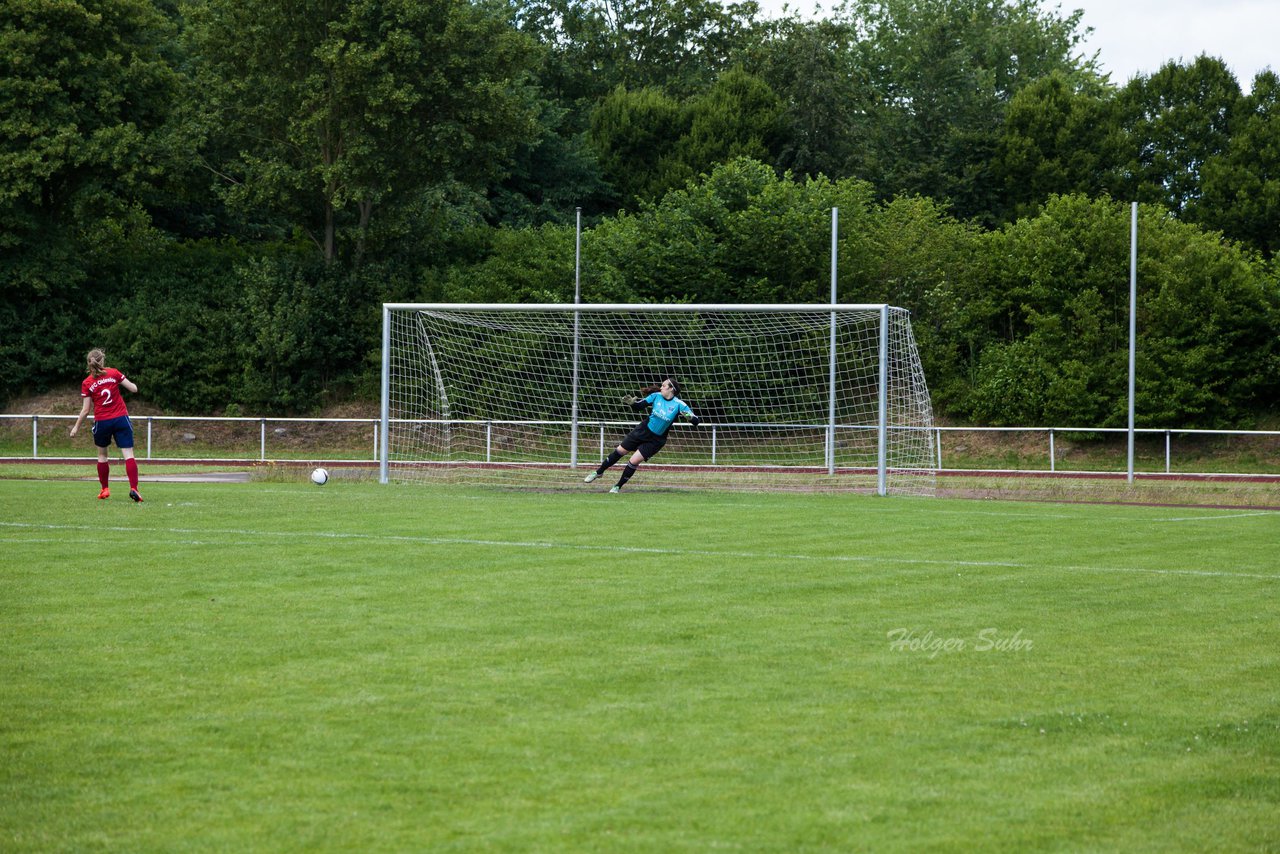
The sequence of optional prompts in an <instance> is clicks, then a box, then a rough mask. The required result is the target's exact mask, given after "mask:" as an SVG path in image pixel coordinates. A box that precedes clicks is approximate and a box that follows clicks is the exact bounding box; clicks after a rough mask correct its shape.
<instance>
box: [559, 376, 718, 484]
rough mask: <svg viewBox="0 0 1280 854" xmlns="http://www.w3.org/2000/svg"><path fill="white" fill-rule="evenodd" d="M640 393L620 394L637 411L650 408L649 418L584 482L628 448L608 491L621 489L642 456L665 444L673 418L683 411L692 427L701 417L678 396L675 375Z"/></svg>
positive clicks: (618, 458)
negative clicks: (626, 457)
mask: <svg viewBox="0 0 1280 854" xmlns="http://www.w3.org/2000/svg"><path fill="white" fill-rule="evenodd" d="M641 394H644V395H645V396H643V397H633V396H631V395H628V396H627V397H625V398H623V402H624V403H626V404H628V405H630V407H631V408H632V409H634V410H636V411H637V412H643V411H644V410H646V409H648V410H650V412H649V417H648V419H646V420H645V421H643V422H641V423H640V424H639V426H637V427H636V428H635V429H634V430H632V431H631V432H630V433H628V434H627V437H626V438H625V439H623V440H622V442H621V444H619V445H618V447H617V448H614V449H613V451H611V452H610V454H609V456H607V457H605V458H604V459H603V460H602V461H601V462H600V465H599V467H597V468H596V470H595V471H593V472H592V473H591V474H589V475H587V476H586V477H585V478H583V480H582V482H583V483H591V482H592V481H593V480H595V479H596V478H598V477H600V476H601V475H602V474H604V472H605V469H607V468H609V467H610V466H612V465H613V464H614V463H616V462H617V461H618V460H620V459H622V456H623V455H624V454H626V453H628V452H630V453H631V459H629V460H627V465H626V468H624V469H623V470H622V477H620V478H618V482H617V484H616V485H615V486H614V487H613V488H612V489H610V490H609V491H610V492H621V491H622V487H623V486H624V485H625V484H626V482H627V481H629V480H631V476H632V475H633V474H635V473H636V469H638V468H639V467H640V464H641V463H643V462H644V461H645V460H650V459H653V455H654V454H656V453H658V451H661V450H662V446H663V445H665V444H667V431H668V430H669V429H670V428H671V425H672V424H673V423H674V422H675V420H676V418H678V417H680V416H681V415H684V416H685V417H687V418H688V419H689V423H690V424H692V425H693V426H694V427H697V426H698V423H699V422H700V421H701V420H702V419H700V418H699V417H698V416H696V415H694V414H693V410H692V409H690V408H689V404H687V403H685V402H684V401H683V400H681V399H680V398H679V397H678V396H677V395H679V394H680V384H679V383H678V382H676V381H675V380H674V379H671V378H667V379H665V380H663V381H662V385H661V386H656V387H650V388H647V389H644V391H643V392H641Z"/></svg>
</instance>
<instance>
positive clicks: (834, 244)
mask: <svg viewBox="0 0 1280 854" xmlns="http://www.w3.org/2000/svg"><path fill="white" fill-rule="evenodd" d="M839 246H840V209H839V208H832V209H831V304H832V305H833V306H834V305H837V304H839V300H837V299H836V267H837V264H836V261H837V257H836V254H837V250H838V249H839ZM828 358H829V365H828V378H827V385H828V393H827V474H835V473H836V313H835V312H834V311H833V312H831V345H830V348H829V356H828Z"/></svg>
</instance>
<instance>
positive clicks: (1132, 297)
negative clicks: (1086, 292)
mask: <svg viewBox="0 0 1280 854" xmlns="http://www.w3.org/2000/svg"><path fill="white" fill-rule="evenodd" d="M1137 332H1138V203H1137V202H1134V203H1133V208H1132V209H1131V213H1130V216H1129V476H1128V482H1129V483H1133V409H1134V406H1133V392H1134V376H1135V374H1136V362H1137V353H1138V336H1137Z"/></svg>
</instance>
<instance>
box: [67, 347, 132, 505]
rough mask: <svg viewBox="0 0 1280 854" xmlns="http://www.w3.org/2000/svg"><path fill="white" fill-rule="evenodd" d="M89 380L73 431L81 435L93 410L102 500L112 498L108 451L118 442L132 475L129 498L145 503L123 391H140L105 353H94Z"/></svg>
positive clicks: (87, 378) (130, 475)
mask: <svg viewBox="0 0 1280 854" xmlns="http://www.w3.org/2000/svg"><path fill="white" fill-rule="evenodd" d="M88 363H89V376H87V377H85V378H84V381H83V382H82V383H80V396H81V397H83V398H84V405H83V406H81V407H80V417H79V418H77V419H76V423H75V426H74V427H72V428H71V435H72V436H73V437H74V436H75V435H76V433H78V432H80V425H81V424H83V423H84V419H85V417H86V416H88V414H89V409H90V408H91V407H92V409H93V443H94V444H95V445H97V446H98V482H99V483H101V484H102V491H101V492H99V493H98V497H99V498H110V497H111V489H110V488H109V487H108V486H107V480H108V475H110V473H111V463H110V462H108V458H107V448H108V447H109V446H110V445H111V440H112V439H115V442H116V447H118V448H119V449H120V453H121V454H122V455H123V456H124V470H125V473H126V474H128V475H129V497H130V498H132V499H133V500H134V501H137V502H139V503H141V501H142V495H141V494H140V493H139V492H138V461H137V460H135V459H134V458H133V423H132V422H131V421H129V410H128V408H126V407H125V405H124V395H123V394H121V391H120V390H121V389H124V390H125V391H128V392H129V393H131V394H137V393H138V387H137V386H136V385H134V384H133V383H132V382H130V381H129V380H128V378H127V377H125V375H124V374H122V373H120V372H119V371H117V370H116V369H115V368H108V367H107V356H106V354H105V353H103V352H102V351H101V350H90V351H89V356H88Z"/></svg>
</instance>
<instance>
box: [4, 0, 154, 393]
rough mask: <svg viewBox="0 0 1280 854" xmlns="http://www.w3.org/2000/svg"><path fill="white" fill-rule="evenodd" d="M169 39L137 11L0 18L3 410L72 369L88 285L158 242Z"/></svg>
mask: <svg viewBox="0 0 1280 854" xmlns="http://www.w3.org/2000/svg"><path fill="white" fill-rule="evenodd" d="M172 33H173V30H172V28H171V27H170V26H169V24H168V22H167V21H166V20H165V18H164V17H163V16H161V15H160V14H158V13H157V12H156V10H155V9H154V8H153V7H152V5H151V4H150V3H148V2H146V0H81V2H70V0H67V1H66V2H48V1H47V0H5V2H4V3H3V4H0V362H2V363H3V364H4V365H5V366H6V369H5V371H4V372H3V375H2V376H0V398H3V397H5V396H7V395H8V394H9V393H11V392H13V391H15V390H16V389H17V387H18V386H19V385H20V384H26V383H35V384H37V385H38V384H42V383H45V382H48V381H49V380H50V379H51V378H54V377H58V376H60V375H63V372H65V371H70V370H74V369H75V367H76V362H75V361H72V360H71V358H72V357H70V356H69V351H74V350H80V351H81V352H83V351H82V350H81V347H82V346H83V345H84V344H85V336H86V335H87V332H86V327H87V324H86V322H85V317H84V315H85V314H86V313H87V310H88V307H89V303H90V302H91V300H90V299H89V298H88V297H87V296H86V294H85V292H84V290H83V287H84V286H85V283H86V282H87V280H88V279H89V277H90V276H91V275H93V274H94V273H95V272H97V273H100V272H101V268H102V265H103V264H104V262H105V260H106V259H107V258H109V256H110V255H111V254H112V253H114V252H115V251H116V250H117V249H119V248H120V247H121V246H122V245H127V244H131V243H132V244H145V243H147V242H149V241H150V240H151V239H152V237H153V236H154V235H153V233H152V231H151V228H150V220H149V218H148V216H147V212H146V209H145V207H144V204H143V199H144V198H145V197H146V195H147V191H148V187H149V186H150V185H151V183H152V182H153V181H154V180H155V178H156V176H157V172H158V171H159V169H160V168H161V166H162V164H163V158H164V153H163V152H164V150H165V142H164V137H165V134H166V128H167V123H168V120H169V115H170V109H171V103H172V101H173V98H174V92H175V85H176V82H175V81H176V75H175V73H174V70H173V68H172V65H171V63H170V61H169V59H168V57H167V55H166V50H167V48H168V45H169V40H170V39H171V37H172ZM109 296H110V294H109V293H108V292H107V291H106V290H105V288H104V287H103V286H101V285H100V286H99V287H98V288H97V289H96V291H95V293H94V297H95V299H94V300H93V302H94V303H95V304H96V305H98V306H99V307H102V306H109V305H110V300H109V298H108V297H109Z"/></svg>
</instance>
